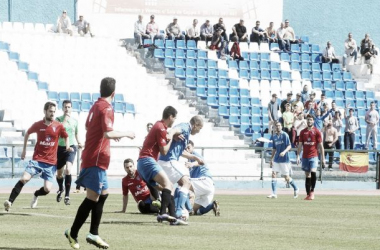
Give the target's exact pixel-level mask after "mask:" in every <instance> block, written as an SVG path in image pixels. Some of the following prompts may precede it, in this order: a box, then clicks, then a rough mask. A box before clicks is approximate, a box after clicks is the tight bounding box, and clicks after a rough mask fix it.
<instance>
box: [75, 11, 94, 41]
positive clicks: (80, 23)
mask: <svg viewBox="0 0 380 250" xmlns="http://www.w3.org/2000/svg"><path fill="white" fill-rule="evenodd" d="M74 26H75V27H77V28H78V34H79V35H81V36H84V35H86V34H87V33H89V34H90V36H91V37H93V36H94V35H93V34H92V33H91V28H90V23H88V22H87V21H86V20H84V19H83V16H79V20H77V21H76V22H75V23H74Z"/></svg>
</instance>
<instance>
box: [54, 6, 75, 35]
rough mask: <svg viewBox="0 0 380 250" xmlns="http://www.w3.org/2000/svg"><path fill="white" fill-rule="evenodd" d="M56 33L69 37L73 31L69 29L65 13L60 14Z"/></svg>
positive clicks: (69, 25) (69, 23)
mask: <svg viewBox="0 0 380 250" xmlns="http://www.w3.org/2000/svg"><path fill="white" fill-rule="evenodd" d="M57 33H66V34H69V35H70V36H72V35H73V29H72V27H71V20H70V18H69V17H68V16H67V11H66V10H64V11H63V12H62V16H60V17H58V21H57Z"/></svg>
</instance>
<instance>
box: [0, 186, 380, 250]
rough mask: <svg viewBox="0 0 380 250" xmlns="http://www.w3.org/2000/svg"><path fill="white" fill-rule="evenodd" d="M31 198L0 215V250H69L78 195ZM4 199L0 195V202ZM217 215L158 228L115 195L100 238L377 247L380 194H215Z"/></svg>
mask: <svg viewBox="0 0 380 250" xmlns="http://www.w3.org/2000/svg"><path fill="white" fill-rule="evenodd" d="M31 196H32V195H31V194H22V195H20V196H19V197H18V199H17V200H16V202H15V204H14V207H12V210H11V212H9V213H5V212H0V249H70V247H69V244H68V241H67V240H66V238H65V237H64V235H63V232H64V230H65V229H66V228H69V227H70V226H71V224H72V222H73V220H74V216H75V214H76V211H77V209H78V205H79V204H80V202H81V201H82V200H83V197H84V195H83V194H80V195H72V196H71V197H72V205H71V206H65V205H64V204H63V201H62V202H61V203H57V202H56V201H55V195H48V196H46V197H42V198H40V200H39V204H38V207H37V208H36V209H33V210H32V209H30V208H29V202H30V200H31ZM7 197H8V195H5V194H1V195H0V199H1V200H0V201H3V200H5V199H6V198H7ZM216 198H217V199H218V200H219V201H220V206H221V213H222V215H221V217H215V216H214V215H213V213H212V212H211V213H209V214H207V215H204V216H192V217H190V225H189V226H182V227H178V226H169V225H168V224H166V223H157V222H156V220H155V217H154V216H152V215H141V214H139V213H138V212H137V208H136V205H135V203H134V201H133V200H132V199H131V198H130V204H129V208H128V212H127V213H126V214H118V213H114V212H115V211H117V210H120V208H121V196H120V195H116V194H112V195H110V196H109V198H108V200H107V202H106V205H105V208H104V214H103V219H102V224H101V225H100V231H99V232H100V236H101V237H102V238H103V239H105V240H106V241H107V242H108V243H109V244H110V246H111V247H110V249H144V250H146V249H276V250H277V249H379V247H380V243H379V242H380V234H379V231H380V224H379V222H380V205H379V204H380V197H378V196H371V197H370V196H316V200H314V201H312V202H310V201H304V200H302V199H301V197H300V198H299V199H297V200H294V199H293V198H292V196H290V195H281V196H279V198H278V199H276V200H273V199H272V200H270V199H267V198H265V197H263V196H236V195H234V196H227V195H219V196H217V197H216ZM88 230H89V223H86V224H84V226H83V227H82V230H81V231H80V233H79V238H78V239H79V243H80V244H81V249H96V248H95V247H94V246H92V245H88V244H87V243H86V242H85V236H86V234H87V232H88Z"/></svg>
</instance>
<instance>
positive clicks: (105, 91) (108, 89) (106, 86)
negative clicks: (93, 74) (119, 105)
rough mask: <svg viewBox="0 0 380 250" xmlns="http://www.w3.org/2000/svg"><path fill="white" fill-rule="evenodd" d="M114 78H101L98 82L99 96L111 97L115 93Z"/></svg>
mask: <svg viewBox="0 0 380 250" xmlns="http://www.w3.org/2000/svg"><path fill="white" fill-rule="evenodd" d="M115 88H116V80H115V79H113V78H111V77H106V78H103V79H102V81H101V83H100V96H101V97H103V98H107V97H111V98H113V97H114V95H115Z"/></svg>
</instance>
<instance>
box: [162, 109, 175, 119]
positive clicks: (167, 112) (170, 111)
mask: <svg viewBox="0 0 380 250" xmlns="http://www.w3.org/2000/svg"><path fill="white" fill-rule="evenodd" d="M171 115H172V116H173V117H176V116H177V110H176V109H175V108H173V107H172V106H167V107H166V108H165V109H164V112H163V113H162V119H163V120H166V119H168V118H169V117H170V116H171Z"/></svg>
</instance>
